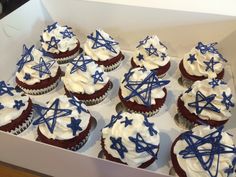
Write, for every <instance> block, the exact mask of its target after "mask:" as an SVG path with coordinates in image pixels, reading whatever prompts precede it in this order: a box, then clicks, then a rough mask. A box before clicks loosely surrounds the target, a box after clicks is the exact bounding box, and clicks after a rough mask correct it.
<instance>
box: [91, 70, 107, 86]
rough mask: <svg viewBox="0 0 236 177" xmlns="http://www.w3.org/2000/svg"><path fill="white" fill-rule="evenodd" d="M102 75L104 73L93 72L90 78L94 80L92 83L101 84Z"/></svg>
mask: <svg viewBox="0 0 236 177" xmlns="http://www.w3.org/2000/svg"><path fill="white" fill-rule="evenodd" d="M103 74H104V72H99V71H95V73H94V74H93V75H92V76H91V77H92V78H93V79H94V80H93V83H94V84H96V83H97V82H98V81H100V82H103V78H102V75H103Z"/></svg>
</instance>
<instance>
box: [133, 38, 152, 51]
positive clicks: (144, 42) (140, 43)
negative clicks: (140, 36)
mask: <svg viewBox="0 0 236 177" xmlns="http://www.w3.org/2000/svg"><path fill="white" fill-rule="evenodd" d="M150 38H151V37H150V36H147V37H146V38H145V39H144V40H142V41H139V45H138V46H137V47H136V48H138V47H140V46H142V45H144V44H146V43H147V41H148V40H149V39H150Z"/></svg>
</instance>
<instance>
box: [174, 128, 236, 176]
mask: <svg viewBox="0 0 236 177" xmlns="http://www.w3.org/2000/svg"><path fill="white" fill-rule="evenodd" d="M231 136H232V135H230V134H228V133H227V132H224V131H223V127H219V128H210V127H209V126H203V125H201V126H197V127H195V128H194V129H192V130H191V131H187V132H184V133H182V134H181V135H180V136H179V137H178V138H176V140H175V141H174V143H173V144H172V147H171V160H172V163H173V168H174V170H175V173H176V175H175V176H177V175H178V176H180V177H193V176H196V177H197V176H199V177H200V176H201V177H207V176H211V177H235V175H236V173H235V169H236V168H235V165H236V148H235V145H234V143H233V140H232V137H231Z"/></svg>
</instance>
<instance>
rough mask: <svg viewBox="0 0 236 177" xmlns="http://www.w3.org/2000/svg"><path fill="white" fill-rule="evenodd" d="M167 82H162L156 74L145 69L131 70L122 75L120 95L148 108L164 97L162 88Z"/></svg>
mask: <svg viewBox="0 0 236 177" xmlns="http://www.w3.org/2000/svg"><path fill="white" fill-rule="evenodd" d="M168 83H169V81H168V80H162V79H160V78H158V77H157V76H156V74H155V73H154V72H152V71H150V70H146V69H145V68H139V67H138V68H133V69H131V70H129V72H128V73H126V74H125V75H124V79H123V81H122V82H121V85H120V89H121V95H122V97H123V98H125V99H126V100H129V101H131V102H136V103H138V104H142V105H147V106H150V105H152V104H155V99H161V98H164V97H165V92H164V91H163V88H164V86H165V85H166V84H168Z"/></svg>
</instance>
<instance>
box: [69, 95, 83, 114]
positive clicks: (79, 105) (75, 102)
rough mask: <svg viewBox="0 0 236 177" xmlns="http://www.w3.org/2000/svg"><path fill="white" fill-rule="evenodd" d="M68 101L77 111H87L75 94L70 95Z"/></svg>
mask: <svg viewBox="0 0 236 177" xmlns="http://www.w3.org/2000/svg"><path fill="white" fill-rule="evenodd" d="M69 102H70V103H71V104H72V105H74V106H76V108H77V111H78V112H79V113H81V112H88V110H87V109H85V108H83V106H82V105H83V103H82V102H81V101H79V100H78V99H77V98H76V97H75V96H73V95H72V97H71V99H69Z"/></svg>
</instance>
